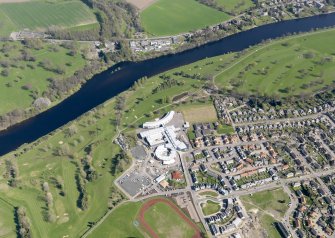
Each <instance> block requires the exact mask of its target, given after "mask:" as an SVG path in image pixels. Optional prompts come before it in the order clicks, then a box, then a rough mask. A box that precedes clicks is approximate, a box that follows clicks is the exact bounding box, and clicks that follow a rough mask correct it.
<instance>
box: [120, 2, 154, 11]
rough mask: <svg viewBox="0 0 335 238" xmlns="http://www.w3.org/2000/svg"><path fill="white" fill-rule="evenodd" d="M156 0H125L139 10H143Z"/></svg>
mask: <svg viewBox="0 0 335 238" xmlns="http://www.w3.org/2000/svg"><path fill="white" fill-rule="evenodd" d="M155 1H156V0H127V2H129V3H131V4H133V5H134V6H136V7H137V8H138V9H139V10H143V9H145V8H147V7H148V6H150V5H151V4H153V3H154V2H155Z"/></svg>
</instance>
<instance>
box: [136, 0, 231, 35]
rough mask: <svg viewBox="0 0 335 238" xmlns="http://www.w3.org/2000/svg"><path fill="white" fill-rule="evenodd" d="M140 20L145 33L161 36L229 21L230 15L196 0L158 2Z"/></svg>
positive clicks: (143, 13)
mask: <svg viewBox="0 0 335 238" xmlns="http://www.w3.org/2000/svg"><path fill="white" fill-rule="evenodd" d="M140 18H141V23H142V25H143V27H144V29H145V31H147V32H148V33H150V34H152V35H155V36H161V35H175V34H178V33H182V32H189V31H194V30H197V29H200V28H204V27H206V26H210V25H214V24H216V23H219V22H223V21H225V20H227V19H229V15H227V14H226V13H224V12H220V11H218V10H215V9H213V8H210V7H207V6H205V5H203V4H200V3H198V2H197V1H196V0H183V1H180V0H158V1H157V2H155V3H154V4H152V5H151V6H149V7H148V8H146V9H145V10H144V11H143V12H141V14H140Z"/></svg>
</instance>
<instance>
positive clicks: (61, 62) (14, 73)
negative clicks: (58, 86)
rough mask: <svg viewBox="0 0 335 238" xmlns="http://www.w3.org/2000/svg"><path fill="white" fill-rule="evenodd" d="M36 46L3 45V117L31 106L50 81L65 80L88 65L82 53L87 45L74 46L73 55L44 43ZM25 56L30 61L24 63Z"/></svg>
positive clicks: (0, 112) (0, 91)
mask: <svg viewBox="0 0 335 238" xmlns="http://www.w3.org/2000/svg"><path fill="white" fill-rule="evenodd" d="M37 45H38V47H37V48H33V47H29V48H28V46H26V45H24V44H22V43H20V42H6V43H0V49H1V50H2V52H5V53H2V54H1V55H0V63H1V65H2V69H1V73H0V81H1V84H0V101H1V107H0V115H3V114H4V113H7V112H10V111H12V110H14V109H26V108H29V107H31V106H32V103H33V101H34V100H35V99H36V98H38V97H41V96H42V94H43V92H45V91H46V90H47V89H48V87H49V84H50V82H49V80H48V79H49V78H54V79H64V78H66V77H69V76H71V75H73V73H74V72H75V71H77V70H79V69H82V68H83V67H84V66H85V65H86V60H85V59H84V58H83V55H82V53H81V52H80V51H81V50H83V49H84V48H86V47H87V46H86V45H85V44H80V45H77V46H75V48H76V51H77V52H76V53H75V54H74V55H70V51H71V50H70V49H66V48H64V47H62V46H58V45H54V44H46V43H41V42H40V43H38V44H37ZM23 55H26V56H25V57H26V58H27V57H30V58H31V60H30V61H29V60H24V59H23V58H22V57H23ZM56 70H60V71H59V72H56Z"/></svg>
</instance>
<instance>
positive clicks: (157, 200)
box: [138, 198, 202, 238]
mask: <svg viewBox="0 0 335 238" xmlns="http://www.w3.org/2000/svg"><path fill="white" fill-rule="evenodd" d="M160 202H161V203H165V204H166V205H168V206H169V207H170V208H171V209H173V210H174V212H175V213H177V214H178V215H179V217H180V218H182V219H183V220H184V221H185V222H186V223H187V224H188V225H189V226H190V227H192V228H193V229H194V231H195V234H194V236H193V237H192V238H201V237H202V236H201V232H200V230H199V227H198V226H197V225H196V224H194V223H193V222H192V221H191V220H190V219H189V218H188V217H187V216H186V215H185V214H184V213H183V212H182V211H181V210H180V209H179V208H178V207H177V206H176V205H175V204H174V203H173V202H172V201H170V200H168V199H164V198H154V199H151V200H149V201H147V202H145V203H144V204H143V205H142V207H141V210H140V212H139V218H138V219H139V222H140V223H141V225H142V226H143V227H144V228H145V230H146V231H147V232H148V233H149V235H150V236H151V237H152V238H159V236H158V235H157V234H156V232H155V231H154V230H153V229H152V228H151V227H150V225H149V224H148V223H147V222H146V221H145V219H144V214H145V212H146V211H147V210H148V209H149V208H150V207H152V206H153V205H155V204H156V203H160Z"/></svg>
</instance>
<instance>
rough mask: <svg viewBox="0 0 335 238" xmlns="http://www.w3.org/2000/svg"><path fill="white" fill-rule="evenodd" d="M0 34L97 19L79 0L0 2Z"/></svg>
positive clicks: (84, 23) (75, 23)
mask: <svg viewBox="0 0 335 238" xmlns="http://www.w3.org/2000/svg"><path fill="white" fill-rule="evenodd" d="M0 22H2V23H3V24H2V25H0V35H1V36H8V35H9V33H10V32H11V31H20V30H23V29H25V28H28V29H30V30H45V29H47V28H48V27H51V26H57V27H61V28H67V27H74V26H80V25H90V24H92V23H96V22H97V20H96V18H95V16H94V14H93V12H91V10H90V9H89V8H88V7H87V6H86V5H85V4H84V3H82V2H81V1H78V0H73V1H57V2H55V1H53V2H51V1H44V0H38V1H32V2H20V3H3V4H0Z"/></svg>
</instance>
